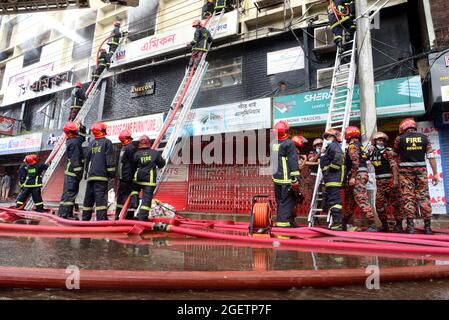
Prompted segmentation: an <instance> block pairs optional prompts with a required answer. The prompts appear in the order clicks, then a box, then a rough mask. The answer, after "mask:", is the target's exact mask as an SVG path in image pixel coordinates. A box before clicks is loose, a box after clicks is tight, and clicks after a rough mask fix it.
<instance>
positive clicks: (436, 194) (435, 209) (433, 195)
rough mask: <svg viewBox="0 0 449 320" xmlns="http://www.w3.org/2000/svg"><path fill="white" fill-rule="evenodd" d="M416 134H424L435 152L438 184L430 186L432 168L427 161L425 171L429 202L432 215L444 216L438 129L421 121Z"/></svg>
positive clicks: (444, 201)
mask: <svg viewBox="0 0 449 320" xmlns="http://www.w3.org/2000/svg"><path fill="white" fill-rule="evenodd" d="M418 132H421V133H424V134H425V135H426V136H427V137H428V138H429V140H430V142H431V143H432V147H433V149H434V150H435V156H436V161H437V170H438V173H439V175H440V183H439V184H438V185H436V186H433V185H432V175H433V172H432V168H431V167H430V165H429V162H428V161H427V171H428V173H429V175H428V182H429V191H430V201H431V203H432V214H446V197H445V192H444V181H443V179H444V177H443V170H442V167H441V149H440V140H439V134H438V129H437V128H435V126H434V125H433V122H431V121H423V122H418Z"/></svg>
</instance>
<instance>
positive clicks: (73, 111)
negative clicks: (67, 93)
mask: <svg viewBox="0 0 449 320" xmlns="http://www.w3.org/2000/svg"><path fill="white" fill-rule="evenodd" d="M80 110H81V107H77V108H76V107H71V108H70V114H69V121H73V120H75V118H76V116H77V115H78V112H80Z"/></svg>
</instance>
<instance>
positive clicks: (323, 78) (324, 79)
mask: <svg viewBox="0 0 449 320" xmlns="http://www.w3.org/2000/svg"><path fill="white" fill-rule="evenodd" d="M333 74H334V67H330V68H323V69H318V70H317V71H316V87H317V88H323V87H330V86H331V84H332V75H333Z"/></svg>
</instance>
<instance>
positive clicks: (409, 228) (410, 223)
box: [405, 218, 415, 234]
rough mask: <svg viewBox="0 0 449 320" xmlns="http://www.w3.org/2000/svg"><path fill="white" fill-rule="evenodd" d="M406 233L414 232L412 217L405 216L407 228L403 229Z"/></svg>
mask: <svg viewBox="0 0 449 320" xmlns="http://www.w3.org/2000/svg"><path fill="white" fill-rule="evenodd" d="M405 232H406V233H408V234H414V233H415V223H414V222H413V219H409V218H407V229H406V230H405Z"/></svg>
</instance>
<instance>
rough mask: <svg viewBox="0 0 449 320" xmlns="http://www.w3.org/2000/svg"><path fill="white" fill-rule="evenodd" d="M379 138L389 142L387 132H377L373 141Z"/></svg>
mask: <svg viewBox="0 0 449 320" xmlns="http://www.w3.org/2000/svg"><path fill="white" fill-rule="evenodd" d="M378 139H384V140H385V142H388V136H387V135H386V134H385V133H383V132H380V131H379V132H376V134H375V135H374V137H373V142H376V140H378Z"/></svg>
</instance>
